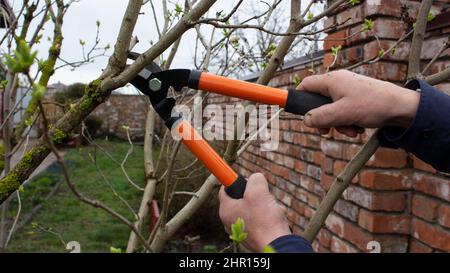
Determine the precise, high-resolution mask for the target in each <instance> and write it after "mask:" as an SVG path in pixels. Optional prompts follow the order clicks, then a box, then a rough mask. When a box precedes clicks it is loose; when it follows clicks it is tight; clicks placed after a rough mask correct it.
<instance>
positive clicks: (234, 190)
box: [225, 176, 247, 199]
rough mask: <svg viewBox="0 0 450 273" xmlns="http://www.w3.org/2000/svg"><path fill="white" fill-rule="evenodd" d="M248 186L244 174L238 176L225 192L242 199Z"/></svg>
mask: <svg viewBox="0 0 450 273" xmlns="http://www.w3.org/2000/svg"><path fill="white" fill-rule="evenodd" d="M246 186H247V180H246V179H245V178H244V177H242V176H238V178H236V180H235V181H234V182H233V184H231V186H229V187H226V188H225V192H226V193H227V194H228V196H229V197H231V198H233V199H241V198H243V197H244V192H245V187H246Z"/></svg>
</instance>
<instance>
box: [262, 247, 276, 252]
mask: <svg viewBox="0 0 450 273" xmlns="http://www.w3.org/2000/svg"><path fill="white" fill-rule="evenodd" d="M262 253H277V252H276V251H275V249H274V248H273V247H271V246H269V245H266V246H265V247H264V248H263V251H262Z"/></svg>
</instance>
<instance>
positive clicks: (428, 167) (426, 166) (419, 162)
mask: <svg viewBox="0 0 450 273" xmlns="http://www.w3.org/2000/svg"><path fill="white" fill-rule="evenodd" d="M413 164H414V168H415V169H418V170H422V171H426V172H430V173H436V170H435V169H434V168H433V167H431V165H429V164H427V163H425V162H423V161H422V160H420V159H419V158H417V157H415V156H413Z"/></svg>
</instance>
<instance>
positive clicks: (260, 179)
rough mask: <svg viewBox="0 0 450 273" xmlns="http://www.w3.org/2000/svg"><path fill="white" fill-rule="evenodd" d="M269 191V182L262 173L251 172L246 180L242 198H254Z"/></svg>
mask: <svg viewBox="0 0 450 273" xmlns="http://www.w3.org/2000/svg"><path fill="white" fill-rule="evenodd" d="M268 193H269V184H268V183H267V180H266V178H265V177H264V175H263V174H262V173H254V174H252V175H251V176H250V177H249V178H248V181H247V186H246V189H245V192H244V199H246V198H250V199H252V198H255V197H259V196H263V195H265V194H268Z"/></svg>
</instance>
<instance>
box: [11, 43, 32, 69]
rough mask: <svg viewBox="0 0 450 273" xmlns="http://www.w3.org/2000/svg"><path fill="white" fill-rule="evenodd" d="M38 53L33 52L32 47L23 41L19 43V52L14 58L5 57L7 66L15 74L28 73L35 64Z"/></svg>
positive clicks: (16, 52) (15, 52)
mask: <svg viewBox="0 0 450 273" xmlns="http://www.w3.org/2000/svg"><path fill="white" fill-rule="evenodd" d="M36 55H37V51H34V52H31V48H30V46H29V45H28V44H27V42H26V41H25V40H23V39H20V40H18V41H17V50H14V54H13V56H11V55H8V54H6V55H5V65H6V66H7V67H8V69H9V70H11V71H13V72H14V73H21V72H23V73H26V72H27V71H28V69H29V68H30V66H31V65H33V63H34V59H35V58H36Z"/></svg>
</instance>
